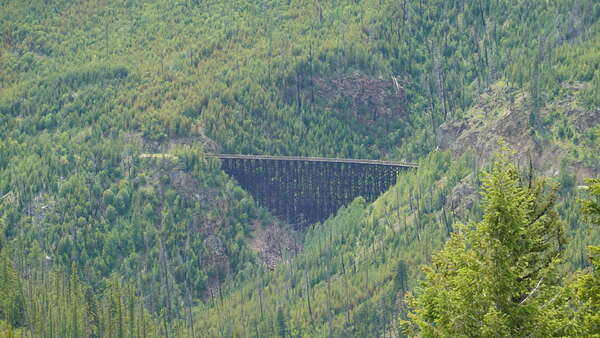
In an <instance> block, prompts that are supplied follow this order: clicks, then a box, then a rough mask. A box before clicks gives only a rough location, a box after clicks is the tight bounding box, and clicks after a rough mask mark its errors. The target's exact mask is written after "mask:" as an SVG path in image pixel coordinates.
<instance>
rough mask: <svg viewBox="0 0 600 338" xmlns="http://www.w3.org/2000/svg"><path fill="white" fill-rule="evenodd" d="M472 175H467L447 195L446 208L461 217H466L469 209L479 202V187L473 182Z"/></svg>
mask: <svg viewBox="0 0 600 338" xmlns="http://www.w3.org/2000/svg"><path fill="white" fill-rule="evenodd" d="M471 179H472V177H470V176H467V177H465V178H464V179H463V180H462V181H461V182H460V183H458V184H457V185H456V186H455V187H454V189H452V191H451V192H450V194H449V195H448V196H447V197H446V203H444V208H445V209H446V210H448V211H449V212H451V213H452V214H454V215H455V216H456V217H458V218H459V219H465V218H466V216H467V214H468V212H469V210H472V209H473V207H474V206H475V205H477V204H478V203H479V200H480V195H479V187H477V186H476V185H474V184H473V183H471Z"/></svg>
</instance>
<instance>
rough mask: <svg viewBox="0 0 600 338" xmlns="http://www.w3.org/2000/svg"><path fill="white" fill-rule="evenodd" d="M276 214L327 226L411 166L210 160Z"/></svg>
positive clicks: (248, 158)
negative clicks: (345, 208)
mask: <svg viewBox="0 0 600 338" xmlns="http://www.w3.org/2000/svg"><path fill="white" fill-rule="evenodd" d="M211 156H215V157H218V158H220V159H221V162H222V169H223V170H224V171H225V172H226V173H227V174H229V175H230V176H233V177H234V178H235V179H236V180H237V181H238V183H239V184H240V186H241V187H242V188H244V189H245V190H246V191H248V192H250V193H251V194H252V196H253V197H254V198H255V199H256V200H257V201H258V202H259V203H260V204H261V205H263V206H265V207H266V208H267V209H268V210H269V211H270V212H271V213H272V214H274V215H275V216H277V217H279V218H280V219H282V220H284V221H286V222H288V223H290V224H294V225H296V226H303V225H306V224H312V223H315V222H319V221H323V220H325V219H326V218H327V217H329V216H330V215H332V214H333V213H334V212H335V211H337V210H338V209H339V208H340V207H342V206H344V205H347V204H349V203H350V202H351V201H352V200H353V199H354V198H356V197H358V196H363V197H364V198H365V199H366V200H367V201H368V202H372V201H374V200H375V199H376V198H377V197H378V196H379V195H381V194H382V193H383V192H384V191H386V190H387V189H389V188H390V187H391V186H392V185H393V184H395V183H396V177H397V175H398V173H399V172H401V171H403V170H407V169H413V168H416V167H417V166H416V165H414V164H408V163H397V162H386V161H376V160H354V159H339V158H320V157H289V156H261V155H228V154H212V155H211Z"/></svg>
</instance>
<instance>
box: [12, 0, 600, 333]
mask: <svg viewBox="0 0 600 338" xmlns="http://www.w3.org/2000/svg"><path fill="white" fill-rule="evenodd" d="M1 6H2V10H1V11H0V35H1V36H2V44H1V45H0V198H2V199H1V200H0V222H1V223H0V224H1V225H2V232H3V235H5V237H6V241H5V242H3V243H2V244H0V246H1V247H2V248H3V250H4V248H5V247H6V248H9V249H10V252H11V257H8V258H11V259H12V262H13V263H10V264H9V263H6V264H4V266H7V267H11V269H12V270H11V269H7V270H6V271H8V272H7V273H6V274H5V276H11V277H10V278H8V277H7V279H6V280H7V281H8V280H10V283H13V284H14V283H17V284H19V283H20V280H21V279H22V278H21V277H19V276H23V278H25V280H26V281H27V282H28V283H29V282H31V286H30V289H28V291H27V292H26V295H27V296H26V297H25V298H24V300H25V302H29V301H31V304H30V305H28V306H29V308H30V309H29V310H28V311H26V313H31V314H32V315H31V317H27V318H25V319H19V321H17V322H12V323H11V325H10V328H9V329H10V330H11V331H10V332H13V331H12V330H13V328H12V326H13V325H17V326H23V325H24V327H27V328H31V330H33V335H34V336H69V335H71V336H86V335H87V336H140V337H141V336H153V335H154V336H164V335H167V334H169V335H170V336H173V335H180V336H185V335H186V334H187V335H189V334H190V332H192V333H193V332H194V331H195V333H196V335H199V334H200V332H202V334H204V333H205V332H206V335H213V336H219V335H220V336H227V335H234V334H237V335H242V334H246V333H248V332H254V333H256V334H257V335H258V336H260V335H263V336H268V335H276V334H279V335H281V334H282V333H285V334H288V335H289V336H298V335H303V334H304V335H312V336H324V335H328V334H329V335H341V336H368V335H373V334H375V333H380V332H381V333H382V334H383V335H392V333H391V332H392V330H397V325H396V324H395V323H396V322H397V318H393V317H398V316H402V313H403V310H398V309H397V306H398V305H397V304H400V303H401V301H400V300H401V298H402V297H403V295H404V292H405V291H407V290H409V289H411V287H412V286H413V285H414V281H415V278H416V277H417V275H418V274H419V272H418V271H416V270H415V266H417V265H418V264H422V263H426V262H427V260H428V255H429V253H430V252H431V251H432V250H433V249H435V248H438V247H440V246H441V245H442V243H443V242H444V240H445V239H446V236H447V235H448V234H449V233H450V232H451V231H452V230H453V229H452V224H453V223H454V221H455V220H457V219H463V218H477V216H478V211H476V210H474V211H473V210H469V211H467V212H464V213H462V211H464V210H462V211H461V213H459V212H458V211H457V213H455V212H454V211H455V208H451V209H452V210H448V209H449V205H448V203H447V199H448V198H450V197H452V196H451V194H452V193H453V189H454V187H455V186H456V185H457V183H458V182H459V181H461V182H462V180H465V182H467V183H469V184H472V185H473V186H476V185H477V182H476V181H477V176H476V174H475V173H474V171H475V170H474V169H472V168H471V166H470V164H467V162H468V161H466V160H464V159H463V160H460V161H456V163H453V164H449V162H454V161H455V160H454V159H452V158H451V157H450V156H449V155H447V154H433V155H431V156H429V157H428V158H426V159H425V160H423V162H422V168H421V169H420V170H419V171H418V172H416V173H414V174H407V175H405V176H402V177H401V180H403V181H402V182H404V183H405V184H404V183H403V184H400V185H398V186H396V187H394V189H392V190H391V192H389V193H388V194H387V195H386V196H384V197H383V198H382V199H381V200H380V201H378V202H377V203H375V204H373V205H372V206H367V205H365V204H364V202H361V201H360V200H359V201H357V202H356V203H354V204H353V205H352V206H350V207H349V208H348V209H346V210H343V211H341V212H340V213H339V215H338V216H337V217H335V218H332V220H330V221H328V222H326V223H325V224H322V225H316V226H315V229H314V230H309V231H307V232H306V238H305V250H306V251H305V252H304V253H303V254H302V255H301V256H299V257H298V258H296V259H294V263H289V264H296V265H287V264H283V265H282V266H281V267H277V268H276V269H275V271H272V272H267V271H261V270H260V268H258V267H257V266H256V264H255V258H254V254H253V252H252V251H251V250H250V247H249V245H248V240H249V238H250V237H251V233H252V231H253V228H254V227H255V226H260V225H261V224H271V223H275V222H276V221H275V220H274V219H272V218H271V217H270V216H267V215H265V213H264V210H262V209H260V208H259V207H257V206H256V205H255V204H254V202H253V200H252V198H251V197H250V196H249V195H248V194H246V193H245V192H244V191H242V190H241V189H240V188H239V187H238V186H236V184H235V182H233V181H232V180H230V179H229V178H227V177H226V176H225V175H224V174H223V173H222V172H221V171H220V170H219V168H218V167H219V164H218V162H217V161H215V160H211V159H208V158H207V157H206V156H204V152H205V151H206V152H208V151H222V152H232V153H259V154H287V155H310V156H332V157H356V158H359V157H360V158H383V157H387V158H392V159H407V160H412V159H421V158H423V156H425V155H426V154H428V153H429V152H430V151H431V150H433V149H436V147H437V146H438V142H439V140H437V139H436V135H437V128H438V127H439V126H440V125H441V124H442V123H444V122H446V121H451V120H454V119H459V118H461V117H462V116H463V112H464V111H466V110H468V108H469V107H470V106H471V104H472V103H473V102H475V101H476V100H477V98H478V97H479V96H480V94H481V93H482V92H485V91H486V89H488V88H489V86H490V85H491V84H493V83H495V82H496V81H498V80H502V81H504V82H505V83H507V84H508V86H509V87H510V88H511V89H515V90H517V89H523V90H526V91H527V92H528V97H529V98H531V103H532V104H533V105H534V106H535V108H536V110H535V114H532V115H531V117H532V125H534V126H535V127H536V128H539V129H540V130H543V129H544V128H549V129H550V130H551V133H555V134H556V135H557V137H556V139H557V140H560V141H559V142H562V143H564V144H566V145H567V146H566V147H565V149H568V152H569V154H571V156H572V157H573V158H572V159H571V160H572V162H577V161H579V162H581V163H585V164H586V165H597V159H596V157H595V156H594V154H593V152H592V151H591V150H590V149H592V148H591V147H589V145H590V144H591V143H592V142H593V141H594V140H595V139H593V136H592V135H591V134H590V133H589V131H582V130H579V129H578V127H577V125H576V124H574V123H573V121H570V120H568V119H567V118H565V116H555V117H553V118H552V119H553V120H552V121H553V122H552V123H549V122H547V121H546V120H544V119H543V116H542V115H541V114H538V110H537V109H538V108H539V110H540V111H542V110H543V108H544V104H546V103H548V102H550V101H551V98H553V97H560V96H557V95H562V94H563V91H565V90H567V89H565V88H571V87H574V88H577V90H578V91H577V93H578V94H577V95H578V97H579V98H580V99H581V101H582V103H584V104H585V105H586V106H587V107H588V108H589V109H595V108H596V107H597V106H598V105H597V102H596V101H597V100H596V98H597V97H598V96H600V95H597V94H598V93H597V90H596V89H597V87H598V85H597V83H596V82H598V81H597V77H598V76H597V74H596V73H597V69H598V58H597V48H598V45H599V44H598V37H600V34H598V27H599V26H598V24H597V23H596V21H597V19H598V8H599V7H598V4H597V3H596V2H595V1H593V0H583V1H579V2H577V4H573V3H572V1H542V0H535V1H525V0H519V1H512V0H510V1H509V0H500V1H493V2H485V1H471V2H469V1H462V0H452V1H441V0H426V1H396V0H367V1H360V2H357V1H354V0H338V1H330V2H316V1H312V0H310V1H309V0H299V1H288V0H275V1H266V0H259V1H248V0H232V1H214V0H207V1H204V0H203V1H196V0H186V1H180V0H168V1H158V0H151V1H146V2H143V3H142V2H135V1H117V0H108V1H104V0H91V1H83V2H82V1H79V2H73V1H66V0H53V1H14V0H9V1H3V2H2V5H1ZM529 111H530V110H528V111H527V112H528V113H529ZM531 111H534V110H531ZM560 111H561V112H562V111H565V110H564V109H563V110H560ZM557 112H558V110H557ZM205 135H206V136H208V137H210V138H211V139H212V141H215V142H216V144H215V143H214V142H212V141H211V140H207V137H206V136H205ZM536 135H537V134H536ZM176 144H194V146H192V147H175V146H174V145H176ZM582 149H585V150H582ZM148 153H152V154H153V155H156V153H158V155H157V156H144V155H148ZM472 172H473V173H472ZM469 173H472V176H470V177H471V178H470V179H468V178H467V179H465V176H466V175H467V174H469ZM561 175H562V176H561V178H560V179H561V181H562V183H566V184H563V189H564V191H563V193H564V194H566V195H567V197H565V198H564V199H563V200H561V206H560V210H561V214H562V215H564V216H566V217H565V218H566V219H567V220H568V222H569V225H570V229H569V230H570V235H571V237H573V238H575V241H573V243H574V244H571V245H570V246H569V247H568V248H567V251H568V254H567V256H568V257H569V258H571V257H574V258H572V259H571V260H573V261H575V263H574V265H575V266H579V265H582V264H584V261H585V257H584V256H583V254H582V251H581V248H580V247H582V246H583V245H582V243H586V242H588V238H587V237H593V236H587V235H585V233H584V232H583V231H581V227H580V223H581V222H580V218H579V216H578V209H577V206H575V205H574V203H572V200H573V198H574V196H575V192H573V191H572V190H573V189H569V188H571V186H572V179H571V178H572V176H571V175H569V173H568V172H567V171H566V170H565V171H564V172H562V173H561ZM463 183H464V182H463ZM456 210H458V209H456ZM327 233H328V234H330V236H329V239H328V240H326V239H325V237H323V234H327ZM382 248H384V249H382ZM6 252H7V251H6V250H4V253H3V254H4V255H8V254H6ZM217 253H219V255H217ZM220 254H223V255H220ZM46 257H48V259H46ZM8 258H7V259H8ZM287 258H289V257H287ZM11 259H9V261H10V260H11ZM48 262H51V263H52V264H53V265H54V267H55V268H56V269H51V270H48V267H47V266H46V265H47V264H48ZM325 263H327V264H325ZM324 264H325V267H324ZM290 266H292V267H290ZM257 270H258V271H259V272H253V271H257ZM11 271H12V272H11ZM58 271H60V272H58ZM340 271H341V272H340ZM115 273H116V274H117V275H119V276H121V277H114V274H115ZM36 274H38V275H36ZM32 276H33V277H32ZM20 278H21V279H20ZM120 278H122V280H121V279H120ZM15 281H16V282H15ZM7 283H8V282H7ZM10 283H9V284H10ZM13 284H11V285H13ZM24 284H27V283H24ZM7 285H8V284H7ZM15 285H16V284H15ZM28 285H29V284H28ZM124 285H126V286H124ZM130 285H135V288H133V287H131V288H133V289H135V291H131V290H130V289H129V286H130ZM265 285H267V286H269V288H264V292H263V286H265ZM0 288H2V286H0ZM3 290H4V291H2V292H4V293H3V294H2V295H3V297H4V295H5V294H6V290H9V289H6V290H5V289H3ZM10 290H11V292H14V290H18V288H13V289H10ZM216 290H218V293H219V296H218V298H220V303H221V305H220V306H221V307H219V306H218V305H217V304H215V298H217V296H216V292H217V291H216ZM213 293H214V294H213ZM283 294H285V297H283V296H282V295H283ZM84 295H85V296H84ZM6 297H7V298H3V299H12V300H11V301H10V302H9V303H11V304H15V302H16V303H19V301H16V300H15V299H18V297H17V298H15V297H14V293H13V294H11V296H6ZM257 298H258V299H259V300H258V301H257ZM308 299H310V300H309V302H311V306H310V307H311V309H310V311H309V310H308V309H307V305H306V304H307V300H308ZM70 300H73V306H71V307H70V306H68V305H67V304H70V302H69V301H70ZM38 301H40V302H42V301H43V302H42V303H38ZM217 303H219V302H217ZM3 304H4V303H3ZM6 304H8V303H6ZM182 304H183V306H182ZM257 304H262V305H257ZM10 306H11V308H14V307H13V306H12V305H10ZM144 307H146V308H147V309H148V310H144V309H143V308H144ZM193 307H194V309H195V311H194V312H193V311H192V308H193ZM16 308H17V309H18V308H19V306H17V307H16ZM54 308H56V309H59V311H56V312H53V311H52V310H53V309H54ZM132 309H133V310H132ZM137 309H140V310H137ZM224 309H226V310H227V311H231V313H234V314H236V315H234V316H229V315H228V316H226V317H225V316H223V313H226V312H225V310H224ZM144 311H148V313H147V314H144ZM17 312H18V311H17ZM133 312H136V315H135V319H134V316H133V315H132V313H133ZM227 313H229V312H227ZM195 315H197V316H198V318H197V319H196V320H197V323H196V326H194V325H192V324H191V323H192V322H193V321H192V320H191V318H192V317H194V316H195ZM490 316H492V315H490ZM17 317H18V316H14V317H11V318H17ZM184 317H185V318H186V320H185V323H182V322H181V321H179V320H178V319H176V318H184ZM266 317H268V318H266ZM492 317H493V316H492ZM492 317H490V321H491V320H492V319H493V318H492ZM267 319H268V320H267ZM143 323H148V326H147V327H145V326H143ZM390 323H393V324H390ZM23 329H24V328H20V329H17V330H16V331H15V332H20V331H19V330H23ZM140 330H141V331H140ZM201 330H206V331H201ZM134 331H135V332H136V333H135V334H134V333H133V332H134Z"/></svg>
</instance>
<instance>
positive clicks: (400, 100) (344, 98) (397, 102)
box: [312, 73, 407, 122]
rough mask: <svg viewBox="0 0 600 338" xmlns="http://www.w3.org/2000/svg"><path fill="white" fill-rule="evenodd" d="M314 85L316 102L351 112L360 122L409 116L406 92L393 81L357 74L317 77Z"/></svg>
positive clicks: (323, 105) (313, 81) (333, 108)
mask: <svg viewBox="0 0 600 338" xmlns="http://www.w3.org/2000/svg"><path fill="white" fill-rule="evenodd" d="M312 83H313V86H314V95H315V102H316V103H317V104H318V105H319V106H322V107H326V108H329V109H332V110H344V111H349V112H351V113H352V114H353V115H354V116H355V117H356V118H357V119H359V120H360V121H363V122H373V121H376V120H378V119H380V118H405V117H406V116H407V114H406V111H405V109H404V104H405V96H404V90H403V89H402V87H400V86H399V85H397V82H395V81H394V80H393V79H392V78H389V79H382V78H378V77H373V76H369V75H365V74H361V73H353V74H342V75H338V76H332V77H327V78H323V77H315V78H314V79H313V80H312Z"/></svg>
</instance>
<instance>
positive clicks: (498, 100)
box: [437, 88, 600, 181]
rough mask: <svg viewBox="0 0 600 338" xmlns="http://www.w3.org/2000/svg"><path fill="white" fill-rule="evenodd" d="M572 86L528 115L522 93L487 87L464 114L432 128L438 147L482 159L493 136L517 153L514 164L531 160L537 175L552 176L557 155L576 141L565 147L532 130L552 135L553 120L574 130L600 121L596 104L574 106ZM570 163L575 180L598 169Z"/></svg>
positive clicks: (557, 164) (495, 141)
mask: <svg viewBox="0 0 600 338" xmlns="http://www.w3.org/2000/svg"><path fill="white" fill-rule="evenodd" d="M573 90H574V92H572V93H569V94H568V95H566V97H563V98H562V99H560V100H556V101H553V102H549V103H548V104H547V105H546V106H544V107H542V108H540V109H539V110H538V111H537V113H535V114H533V113H531V112H532V111H534V109H533V107H532V106H531V105H530V103H529V102H530V100H529V99H528V97H527V96H526V95H524V94H522V93H518V92H514V91H513V92H510V91H508V90H507V89H505V88H502V89H498V88H495V89H494V88H493V89H491V90H489V91H487V92H485V93H483V94H482V95H481V96H480V98H479V102H477V104H476V105H475V106H474V108H473V109H471V110H470V111H468V112H467V113H466V116H467V117H466V118H463V119H460V120H455V121H448V122H446V123H444V124H442V125H441V126H440V127H439V128H438V130H437V139H438V144H439V147H440V148H441V149H443V150H450V151H451V152H453V153H455V154H457V155H460V154H463V153H465V152H471V153H473V154H474V155H475V156H476V158H477V160H478V161H480V162H487V161H489V160H490V158H491V157H492V156H493V154H494V153H495V152H496V151H497V150H498V141H499V140H500V139H502V140H504V141H506V142H507V143H508V144H509V145H510V146H511V147H512V148H513V149H514V150H515V151H516V152H517V154H516V158H515V161H516V162H517V163H518V165H519V166H521V167H529V165H530V164H531V165H533V167H535V168H537V169H539V170H541V171H542V174H543V175H546V176H554V175H557V174H558V172H559V170H560V165H561V159H563V158H566V157H568V156H569V155H570V152H571V151H572V149H573V147H576V146H579V147H580V145H571V146H570V148H569V147H568V146H565V145H564V144H562V143H563V142H556V141H555V140H553V139H552V137H554V138H556V137H555V136H552V137H550V136H546V137H539V136H538V137H536V132H537V133H538V134H539V133H540V131H543V132H544V133H546V134H547V135H550V134H552V133H553V132H554V131H555V130H556V129H557V128H558V126H557V125H558V122H556V121H557V119H560V121H561V122H560V123H564V124H566V125H570V126H572V128H576V130H577V131H578V132H583V131H585V130H586V129H589V128H594V127H595V126H597V124H598V122H599V121H600V109H595V110H586V109H584V108H581V107H579V106H578V105H577V104H576V95H575V93H576V90H578V89H577V88H576V89H573ZM557 114H558V115H557ZM556 116H558V118H556ZM553 123H556V125H553ZM565 143H566V142H565ZM572 165H573V168H571V169H573V170H574V172H576V175H577V180H578V181H581V180H582V179H583V178H584V177H589V176H594V175H597V174H598V173H600V166H598V165H594V164H590V163H585V162H583V161H579V162H575V163H573V164H572Z"/></svg>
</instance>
